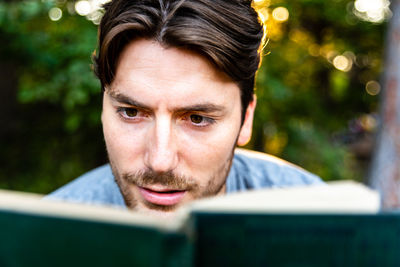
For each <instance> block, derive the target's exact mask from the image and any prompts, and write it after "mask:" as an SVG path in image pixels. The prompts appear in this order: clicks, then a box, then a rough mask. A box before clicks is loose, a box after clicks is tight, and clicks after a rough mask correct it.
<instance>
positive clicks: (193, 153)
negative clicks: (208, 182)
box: [181, 124, 239, 171]
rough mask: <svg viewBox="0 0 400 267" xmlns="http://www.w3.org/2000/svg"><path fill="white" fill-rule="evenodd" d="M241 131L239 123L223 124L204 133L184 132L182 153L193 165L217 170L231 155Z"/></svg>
mask: <svg viewBox="0 0 400 267" xmlns="http://www.w3.org/2000/svg"><path fill="white" fill-rule="evenodd" d="M238 133H239V125H236V124H232V125H231V126H230V127H229V126H228V125H221V126H219V127H216V128H215V129H213V130H212V131H210V132H207V133H202V134H190V133H185V134H183V138H182V140H183V142H182V143H181V145H182V146H181V147H182V149H181V151H182V154H184V155H185V158H186V160H187V161H190V163H191V165H192V166H198V167H199V169H200V170H201V169H203V170H210V171H211V170H215V169H216V168H218V167H219V166H220V165H221V164H223V163H225V162H226V160H228V159H229V158H230V156H231V153H232V149H233V148H234V147H235V144H236V139H237V136H238Z"/></svg>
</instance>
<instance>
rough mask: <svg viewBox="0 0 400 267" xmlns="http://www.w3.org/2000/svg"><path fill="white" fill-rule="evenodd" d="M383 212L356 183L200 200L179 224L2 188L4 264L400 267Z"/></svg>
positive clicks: (396, 227) (395, 231)
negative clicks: (53, 200)
mask: <svg viewBox="0 0 400 267" xmlns="http://www.w3.org/2000/svg"><path fill="white" fill-rule="evenodd" d="M360 200H362V201H360ZM335 203H336V204H335ZM378 210H379V196H378V195H377V194H376V193H374V192H372V191H370V190H368V189H367V188H363V187H360V186H354V185H351V186H350V187H349V186H348V185H345V186H344V185H332V186H322V187H309V188H293V189H272V190H261V191H257V192H246V193H239V194H235V195H228V196H224V197H217V198H213V199H206V200H200V201H196V202H194V203H192V204H191V205H189V206H186V207H185V208H183V209H182V210H180V211H179V212H178V214H179V215H178V216H177V217H176V218H175V219H173V220H171V221H165V220H163V219H159V218H148V217H144V216H141V215H138V214H135V213H134V212H130V211H127V210H118V209H112V208H110V207H96V206H84V205H77V204H67V203H58V202H48V201H43V200H40V198H38V197H36V196H30V195H26V194H21V193H15V192H8V191H3V192H0V266H400V253H398V251H400V215H397V214H382V213H377V212H378Z"/></svg>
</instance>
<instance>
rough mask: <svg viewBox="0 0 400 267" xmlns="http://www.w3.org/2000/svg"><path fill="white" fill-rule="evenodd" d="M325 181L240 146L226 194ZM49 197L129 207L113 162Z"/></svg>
mask: <svg viewBox="0 0 400 267" xmlns="http://www.w3.org/2000/svg"><path fill="white" fill-rule="evenodd" d="M322 183H323V182H322V181H321V179H320V178H319V177H318V176H316V175H314V174H311V173H309V172H308V171H306V170H304V169H301V168H300V167H298V166H296V165H293V164H291V163H288V162H286V161H284V160H281V159H278V158H276V157H274V156H271V155H268V154H264V153H260V152H254V151H250V150H243V149H236V150H235V155H234V158H233V162H232V167H231V170H230V172H229V175H228V178H227V180H226V193H227V194H229V193H232V192H237V191H246V190H255V189H260V188H272V187H288V186H299V185H311V184H322ZM45 199H57V200H65V201H69V202H76V203H85V204H94V205H109V206H118V207H122V208H126V205H125V202H124V199H123V197H122V194H121V192H120V190H119V187H118V185H117V183H116V182H115V179H114V176H113V174H112V171H111V168H110V165H109V164H107V165H103V166H101V167H98V168H96V169H94V170H91V171H89V172H87V173H85V174H83V175H82V176H80V177H78V178H77V179H75V180H74V181H72V182H70V183H68V184H66V185H65V186H63V187H61V188H59V189H57V190H56V191H54V192H53V193H51V194H50V195H48V196H46V197H45Z"/></svg>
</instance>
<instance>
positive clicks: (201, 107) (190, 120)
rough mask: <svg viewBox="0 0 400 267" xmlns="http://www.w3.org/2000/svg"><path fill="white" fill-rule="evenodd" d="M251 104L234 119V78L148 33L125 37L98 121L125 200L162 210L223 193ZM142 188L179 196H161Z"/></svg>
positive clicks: (247, 128) (144, 209) (245, 135)
mask: <svg viewBox="0 0 400 267" xmlns="http://www.w3.org/2000/svg"><path fill="white" fill-rule="evenodd" d="M254 108H255V101H253V102H252V103H250V105H249V107H248V108H247V110H246V116H245V120H244V123H243V125H241V102H240V90H239V88H238V86H237V85H236V83H235V82H233V81H232V80H231V79H230V78H229V77H228V76H227V75H225V74H224V73H222V72H220V71H218V70H217V69H216V68H215V67H214V66H213V65H212V64H211V63H210V62H209V61H208V60H207V59H206V58H205V57H203V56H201V55H198V54H196V53H194V52H191V51H188V50H184V49H180V48H165V47H163V46H161V45H160V44H158V43H157V42H155V41H151V40H147V39H139V40H135V41H133V42H131V43H130V44H129V45H127V46H126V48H125V49H124V50H123V51H122V53H121V55H120V59H119V62H118V63H117V68H116V75H115V78H114V80H113V82H112V83H111V85H110V86H109V87H108V88H106V90H105V93H104V98H103V112H102V123H103V131H104V138H105V141H106V146H107V151H108V155H109V159H110V164H111V167H112V169H113V173H114V176H115V178H116V181H117V183H118V184H119V186H120V188H121V192H122V194H123V196H124V198H125V202H126V203H127V205H128V207H129V208H130V209H132V210H135V211H139V212H141V213H145V214H152V215H158V216H168V215H171V214H173V212H174V211H175V210H176V209H177V208H179V207H180V206H182V205H183V204H185V203H187V202H190V201H192V200H194V199H197V198H201V197H206V196H210V195H219V194H224V193H225V181H226V178H227V175H228V173H229V170H230V167H231V163H232V157H233V151H234V148H235V146H236V144H237V145H244V144H246V143H247V142H248V140H249V139H250V136H251V129H252V122H253V113H254ZM146 192H147V193H146ZM149 192H150V195H151V194H153V193H154V194H155V195H156V196H163V195H166V196H170V195H172V196H175V195H178V196H179V197H177V198H172V199H175V200H174V201H172V202H173V203H172V204H168V202H166V203H167V204H165V203H162V204H160V203H154V202H153V201H149V198H148V197H146V194H147V196H148V193H149ZM169 193H171V194H170V195H168V194H169ZM177 199H178V201H177ZM150 200H152V198H150ZM156 202H157V201H156ZM175 202H176V203H175Z"/></svg>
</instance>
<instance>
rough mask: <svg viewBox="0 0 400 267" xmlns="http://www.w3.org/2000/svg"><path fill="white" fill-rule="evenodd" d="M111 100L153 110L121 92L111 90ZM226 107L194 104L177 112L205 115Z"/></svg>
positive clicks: (211, 104) (180, 108)
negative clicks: (195, 112) (201, 113)
mask: <svg viewBox="0 0 400 267" xmlns="http://www.w3.org/2000/svg"><path fill="white" fill-rule="evenodd" d="M108 94H109V95H110V97H111V98H113V99H114V100H115V101H117V102H119V103H122V104H127V105H130V106H135V107H138V108H142V109H146V110H151V107H150V106H148V105H146V104H143V103H141V102H139V101H137V100H135V99H133V98H131V97H129V96H127V95H124V94H122V93H120V92H116V91H113V90H110V91H109V93H108ZM225 109H226V108H225V107H223V106H220V105H216V104H213V103H200V104H194V105H189V106H184V107H178V108H175V109H174V111H175V112H193V111H197V112H205V113H213V112H223V111H225Z"/></svg>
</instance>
